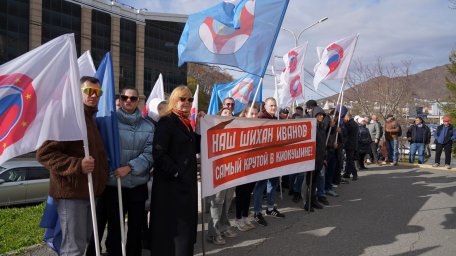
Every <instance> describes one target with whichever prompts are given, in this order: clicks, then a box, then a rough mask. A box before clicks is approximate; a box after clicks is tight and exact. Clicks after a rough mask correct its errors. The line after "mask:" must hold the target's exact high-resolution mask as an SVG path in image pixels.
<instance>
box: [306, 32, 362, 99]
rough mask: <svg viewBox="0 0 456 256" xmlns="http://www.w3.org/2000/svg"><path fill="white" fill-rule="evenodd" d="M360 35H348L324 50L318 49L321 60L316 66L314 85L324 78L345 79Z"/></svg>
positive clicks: (316, 87)
mask: <svg viewBox="0 0 456 256" xmlns="http://www.w3.org/2000/svg"><path fill="white" fill-rule="evenodd" d="M357 40H358V35H355V36H350V37H346V38H343V39H340V40H338V41H335V42H334V43H331V44H329V45H328V46H326V47H325V48H324V49H323V50H322V51H321V50H318V49H319V48H317V52H318V57H319V59H320V60H319V62H318V63H317V64H316V65H315V67H314V72H315V76H314V81H313V84H314V87H315V90H317V89H318V85H319V84H320V82H321V81H323V80H336V79H344V78H345V76H346V74H347V71H348V67H349V66H350V61H351V56H352V55H353V52H354V51H355V45H356V41H357Z"/></svg>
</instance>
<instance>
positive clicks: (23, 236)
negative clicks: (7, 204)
mask: <svg viewBox="0 0 456 256" xmlns="http://www.w3.org/2000/svg"><path fill="white" fill-rule="evenodd" d="M44 206H45V203H42V204H39V205H34V206H25V207H14V208H0V255H2V254H4V253H7V252H11V251H16V250H19V249H20V248H22V247H26V246H31V245H34V244H38V243H40V242H41V241H42V240H43V234H44V229H42V228H39V227H38V225H39V224H40V220H41V216H42V214H43V210H44Z"/></svg>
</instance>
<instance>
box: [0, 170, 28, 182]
mask: <svg viewBox="0 0 456 256" xmlns="http://www.w3.org/2000/svg"><path fill="white" fill-rule="evenodd" d="M25 174H26V170H25V168H14V169H10V170H8V171H5V172H3V173H2V174H0V179H2V180H4V181H5V182H15V181H22V180H25Z"/></svg>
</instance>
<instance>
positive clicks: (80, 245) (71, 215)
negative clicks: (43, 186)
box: [55, 199, 92, 256]
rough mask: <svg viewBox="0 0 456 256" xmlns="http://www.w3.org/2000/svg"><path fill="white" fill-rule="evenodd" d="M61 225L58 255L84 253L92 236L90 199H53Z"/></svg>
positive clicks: (70, 255) (75, 255) (71, 255)
mask: <svg viewBox="0 0 456 256" xmlns="http://www.w3.org/2000/svg"><path fill="white" fill-rule="evenodd" d="M55 203H56V204H55V205H56V208H57V212H58V213H59V220H60V226H61V227H62V244H61V247H60V255H69V256H73V255H74V256H77V255H84V253H85V250H86V248H87V245H88V244H89V240H90V237H91V236H92V215H91V209H90V201H89V200H83V199H55Z"/></svg>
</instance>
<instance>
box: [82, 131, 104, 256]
mask: <svg viewBox="0 0 456 256" xmlns="http://www.w3.org/2000/svg"><path fill="white" fill-rule="evenodd" d="M83 143H84V155H85V157H89V156H90V154H89V145H88V144H89V143H88V141H87V139H84V140H83ZM87 181H88V186H89V198H90V212H91V215H92V226H93V238H94V242H95V253H96V255H97V256H100V239H99V237H98V223H97V210H96V207H95V196H94V192H93V179H92V173H91V172H89V173H88V174H87Z"/></svg>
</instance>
